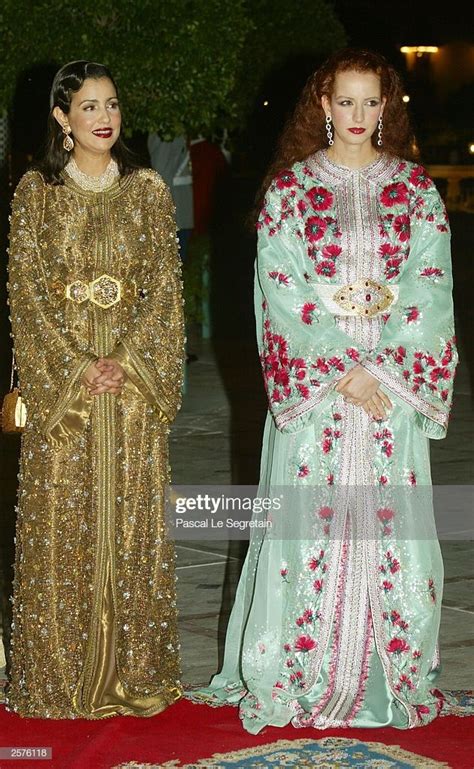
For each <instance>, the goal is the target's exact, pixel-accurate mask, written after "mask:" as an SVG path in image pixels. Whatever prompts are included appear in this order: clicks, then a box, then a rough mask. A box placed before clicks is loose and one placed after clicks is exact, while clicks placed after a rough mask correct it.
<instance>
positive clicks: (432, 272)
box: [420, 267, 444, 278]
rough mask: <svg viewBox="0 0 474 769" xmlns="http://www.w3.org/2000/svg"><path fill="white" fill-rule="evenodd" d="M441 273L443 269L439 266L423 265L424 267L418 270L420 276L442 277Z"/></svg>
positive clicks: (442, 273)
mask: <svg viewBox="0 0 474 769" xmlns="http://www.w3.org/2000/svg"><path fill="white" fill-rule="evenodd" d="M443 275H444V270H441V269H440V268H439V267H425V269H424V270H422V271H421V272H420V277H421V278H442V277H443Z"/></svg>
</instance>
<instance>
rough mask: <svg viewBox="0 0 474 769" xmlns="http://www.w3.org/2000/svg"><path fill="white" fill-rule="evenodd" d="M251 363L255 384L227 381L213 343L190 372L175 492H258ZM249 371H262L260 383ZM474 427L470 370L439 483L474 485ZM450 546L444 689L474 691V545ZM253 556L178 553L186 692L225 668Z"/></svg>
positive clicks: (441, 455) (435, 471)
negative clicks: (181, 488) (249, 487)
mask: <svg viewBox="0 0 474 769" xmlns="http://www.w3.org/2000/svg"><path fill="white" fill-rule="evenodd" d="M243 357H245V359H246V361H247V368H246V371H245V377H244V376H243V375H242V369H241V367H240V366H239V365H238V364H233V365H234V366H235V370H234V372H233V377H232V375H231V374H230V373H229V371H228V370H226V371H224V372H223V373H222V372H221V371H220V369H219V365H218V364H217V363H216V358H217V360H220V356H219V352H218V351H217V354H216V353H215V351H213V349H212V347H211V345H210V344H209V343H207V342H204V343H202V349H201V350H199V360H198V361H197V362H195V363H192V364H191V365H189V366H188V379H187V388H186V393H185V397H184V402H183V408H182V410H181V412H180V414H179V416H178V419H177V421H176V423H175V425H174V427H173V430H172V434H171V461H172V470H173V482H174V483H175V484H191V483H193V484H203V485H204V484H208V485H218V484H227V483H232V482H233V483H240V484H254V483H256V482H257V476H258V465H259V451H260V440H261V430H262V423H263V417H264V413H265V403H264V399H263V396H262V393H261V391H260V390H261V386H260V380H259V372H258V367H257V361H256V360H254V359H253V358H252V351H251V350H247V351H246V353H245V355H244V356H243ZM239 359H240V360H242V356H239ZM249 365H250V367H252V368H253V369H254V370H253V371H252V373H251V374H250V375H249V373H248V367H249ZM232 381H233V383H234V384H233V385H231V386H230V387H227V388H226V386H225V384H224V383H229V382H232ZM249 382H250V383H252V384H251V385H249ZM245 401H246V403H247V406H246V407H245ZM236 414H240V415H241V416H242V420H241V421H237V418H236ZM473 422H474V410H473V405H472V401H471V397H470V387H469V382H468V375H467V371H466V370H465V368H464V366H463V365H461V366H460V368H459V372H458V377H457V380H456V399H455V406H454V410H453V417H452V420H451V423H450V429H449V436H448V437H447V438H446V439H445V440H443V441H432V442H431V455H432V475H433V481H434V483H437V484H445V483H446V484H448V483H449V484H468V483H469V482H471V483H472V469H473V453H474V452H473V444H472V434H473V427H474V424H473ZM441 546H442V551H443V556H444V563H445V591H444V601H443V612H442V625H441V634H440V647H441V658H442V663H443V668H442V674H441V677H440V678H439V679H438V685H439V686H441V687H444V688H450V689H456V688H459V689H465V688H474V599H473V595H472V588H473V583H474V562H473V554H474V550H473V546H472V542H452V541H444V542H442V543H441ZM244 550H245V542H231V543H228V542H219V541H217V542H216V541H213V542H210V541H205V540H202V541H187V540H186V541H184V540H182V541H181V542H179V543H178V546H177V554H178V577H179V581H178V597H179V606H180V628H181V643H182V660H183V678H184V680H185V681H186V682H189V683H207V682H208V680H209V677H210V676H211V675H212V674H213V673H214V672H216V670H217V669H218V667H219V664H220V661H221V658H222V651H223V643H224V638H225V627H226V623H227V619H228V615H229V610H230V607H231V605H232V600H233V595H234V592H235V587H236V584H237V580H238V575H239V571H240V567H241V563H242V558H243V555H244Z"/></svg>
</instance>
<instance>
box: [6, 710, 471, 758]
mask: <svg viewBox="0 0 474 769" xmlns="http://www.w3.org/2000/svg"><path fill="white" fill-rule="evenodd" d="M322 736H324V737H330V736H333V737H337V736H338V737H350V738H353V739H359V740H361V741H374V742H375V741H376V742H383V743H384V744H386V745H399V746H400V747H402V748H404V749H405V750H410V751H413V753H417V754H421V755H425V756H428V757H430V758H433V759H438V760H439V761H445V762H447V763H448V764H449V765H450V766H451V767H452V769H474V716H469V717H465V718H460V717H456V716H445V717H443V718H438V719H436V720H435V721H433V722H432V723H431V724H428V726H424V727H421V728H418V729H411V730H409V731H400V730H398V729H389V728H384V729H350V730H348V729H330V730H328V731H325V732H319V731H316V730H314V729H294V728H293V727H291V726H286V727H284V728H282V729H277V728H275V727H267V728H266V729H264V730H263V732H261V733H260V734H259V735H257V736H254V735H250V734H248V733H247V732H245V731H244V730H243V729H242V727H241V725H240V721H239V718H238V713H237V709H236V708H232V707H222V708H209V707H207V706H206V705H196V704H193V703H191V702H189V701H188V700H184V699H183V700H180V701H179V702H177V703H176V704H175V705H173V706H171V707H170V708H168V709H167V710H166V711H165V712H164V713H161V714H159V715H157V716H154V717H153V718H133V717H123V716H118V717H114V718H110V719H106V720H105V721H87V720H82V719H81V720H79V719H78V720H77V721H67V720H64V721H53V720H39V719H23V718H20V717H19V716H17V715H15V714H12V713H8V712H7V711H6V710H5V708H4V706H3V705H2V706H0V746H6V745H8V746H24V747H51V748H52V749H53V760H52V761H44V762H43V761H41V762H38V761H31V760H30V761H22V760H15V761H14V762H12V761H10V760H1V761H0V768H1V769H40V767H45V769H111V767H113V766H116V765H117V764H120V763H125V762H127V761H142V762H144V763H155V764H159V763H161V762H165V761H170V760H172V759H180V761H182V762H183V763H185V762H192V761H196V760H197V759H198V758H205V757H208V756H211V755H212V754H213V753H224V752H227V751H231V750H238V749H240V748H249V747H253V746H255V745H262V744H265V743H269V742H272V741H274V740H283V739H285V740H291V739H303V738H311V739H317V738H318V737H322Z"/></svg>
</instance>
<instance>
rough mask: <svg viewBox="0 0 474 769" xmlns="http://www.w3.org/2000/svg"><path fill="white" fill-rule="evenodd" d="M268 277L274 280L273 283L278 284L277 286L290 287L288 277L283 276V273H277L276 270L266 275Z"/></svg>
mask: <svg viewBox="0 0 474 769" xmlns="http://www.w3.org/2000/svg"><path fill="white" fill-rule="evenodd" d="M268 277H269V278H271V279H272V280H274V281H275V283H278V285H279V286H289V285H290V277H289V276H288V275H285V274H284V273H283V272H278V271H277V270H273V271H272V272H269V273H268Z"/></svg>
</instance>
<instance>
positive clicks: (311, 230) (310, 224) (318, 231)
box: [304, 216, 328, 243]
mask: <svg viewBox="0 0 474 769" xmlns="http://www.w3.org/2000/svg"><path fill="white" fill-rule="evenodd" d="M327 227H328V226H327V223H326V222H325V220H324V219H322V218H321V217H320V216H310V217H309V218H308V219H307V220H306V224H305V228H304V231H305V235H306V237H307V238H308V240H309V241H310V243H314V242H315V241H318V240H321V238H322V237H323V236H324V233H325V232H326V230H327Z"/></svg>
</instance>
